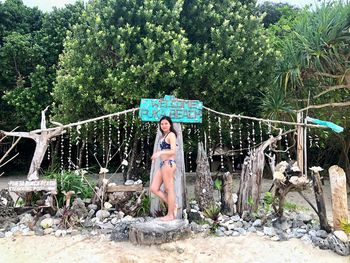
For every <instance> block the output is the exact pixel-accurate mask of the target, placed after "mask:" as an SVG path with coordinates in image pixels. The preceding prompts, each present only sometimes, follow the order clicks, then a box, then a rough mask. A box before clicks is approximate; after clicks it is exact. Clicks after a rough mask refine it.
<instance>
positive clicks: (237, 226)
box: [233, 221, 243, 229]
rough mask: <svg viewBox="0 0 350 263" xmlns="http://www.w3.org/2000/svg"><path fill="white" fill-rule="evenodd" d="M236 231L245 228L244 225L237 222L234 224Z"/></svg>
mask: <svg viewBox="0 0 350 263" xmlns="http://www.w3.org/2000/svg"><path fill="white" fill-rule="evenodd" d="M233 227H234V229H237V228H241V227H243V223H242V222H241V221H237V222H234V223H233Z"/></svg>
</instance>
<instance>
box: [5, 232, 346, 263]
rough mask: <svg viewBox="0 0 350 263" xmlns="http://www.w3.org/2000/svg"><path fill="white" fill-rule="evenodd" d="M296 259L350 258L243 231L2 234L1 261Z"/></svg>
mask: <svg viewBox="0 0 350 263" xmlns="http://www.w3.org/2000/svg"><path fill="white" fill-rule="evenodd" d="M214 261H217V262H220V263H222V262H235V263H239V262H242V263H243V262H247V263H248V262H249V263H251V262H268V263H272V262H296V263H302V262H307V263H310V262H311V263H312V262H317V263H323V262H324V263H330V262H332V263H349V262H350V257H342V256H339V255H337V254H335V253H334V252H332V251H330V250H320V249H319V248H315V247H313V246H312V245H311V244H305V243H304V242H303V241H301V240H297V239H292V240H289V241H285V242H276V241H271V240H269V239H266V238H264V237H259V236H257V235H255V234H250V235H248V236H239V237H207V238H204V237H196V238H190V239H187V240H182V241H177V242H172V243H168V244H163V245H161V246H151V247H148V246H134V245H132V244H131V243H129V242H111V241H107V240H106V238H104V237H103V236H99V237H92V238H91V237H90V238H88V237H83V236H80V235H78V236H73V237H72V236H66V237H60V238H56V237H54V236H42V237H38V236H32V237H23V236H20V237H12V238H2V239H0V262H3V263H5V262H8V263H10V262H11V263H22V262H23V263H34V262H35V263H40V262H45V263H51V262H52V263H56V262H70V263H75V262H91V263H93V262H96V263H97V262H98V263H109V262H113V263H117V262H141V263H142V262H200V263H205V262H208V263H213V262H214Z"/></svg>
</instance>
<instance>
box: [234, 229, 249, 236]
mask: <svg viewBox="0 0 350 263" xmlns="http://www.w3.org/2000/svg"><path fill="white" fill-rule="evenodd" d="M236 230H237V232H238V233H239V234H241V235H245V234H246V233H247V231H246V230H245V229H243V228H237V229H236Z"/></svg>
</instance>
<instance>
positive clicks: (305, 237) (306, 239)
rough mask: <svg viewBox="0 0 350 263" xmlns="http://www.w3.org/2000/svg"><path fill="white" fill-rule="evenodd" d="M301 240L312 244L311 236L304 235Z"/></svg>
mask: <svg viewBox="0 0 350 263" xmlns="http://www.w3.org/2000/svg"><path fill="white" fill-rule="evenodd" d="M300 240H301V241H303V242H305V243H306V244H312V240H311V236H309V235H304V236H302V238H300Z"/></svg>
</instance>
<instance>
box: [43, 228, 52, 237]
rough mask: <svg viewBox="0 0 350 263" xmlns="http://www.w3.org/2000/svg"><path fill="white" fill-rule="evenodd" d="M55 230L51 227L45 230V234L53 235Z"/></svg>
mask: <svg viewBox="0 0 350 263" xmlns="http://www.w3.org/2000/svg"><path fill="white" fill-rule="evenodd" d="M53 231H54V230H53V228H51V227H49V228H45V229H44V234H45V235H50V234H51V233H53Z"/></svg>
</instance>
